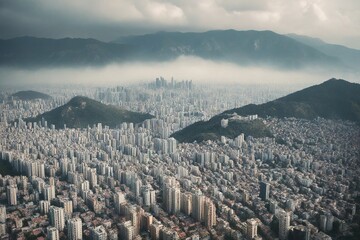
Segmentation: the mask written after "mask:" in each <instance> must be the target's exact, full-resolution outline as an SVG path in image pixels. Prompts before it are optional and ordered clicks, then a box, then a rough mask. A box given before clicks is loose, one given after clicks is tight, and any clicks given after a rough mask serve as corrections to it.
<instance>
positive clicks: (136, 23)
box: [0, 0, 360, 49]
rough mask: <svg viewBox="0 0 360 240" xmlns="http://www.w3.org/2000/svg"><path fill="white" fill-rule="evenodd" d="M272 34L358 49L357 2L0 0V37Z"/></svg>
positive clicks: (359, 23) (359, 5) (359, 17)
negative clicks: (233, 31) (215, 32)
mask: <svg viewBox="0 0 360 240" xmlns="http://www.w3.org/2000/svg"><path fill="white" fill-rule="evenodd" d="M230 28H232V29H236V30H249V29H255V30H273V31H275V32H278V33H296V34H301V35H308V36H312V37H318V38H321V39H323V40H325V41H327V42H330V43H338V44H343V45H346V46H349V47H353V48H358V49H360V0H170V1H162V0H157V1H155V0H0V38H11V37H16V36H24V35H27V36H38V37H52V38H62V37H91V38H97V39H100V40H105V41H110V40H114V39H116V38H118V37H120V36H124V35H129V34H143V33H151V32H157V31H206V30H213V29H230Z"/></svg>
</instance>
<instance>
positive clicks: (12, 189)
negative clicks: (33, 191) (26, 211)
mask: <svg viewBox="0 0 360 240" xmlns="http://www.w3.org/2000/svg"><path fill="white" fill-rule="evenodd" d="M6 195H7V199H8V204H9V205H11V206H14V205H17V198H16V195H17V187H16V186H14V185H10V186H7V189H6Z"/></svg>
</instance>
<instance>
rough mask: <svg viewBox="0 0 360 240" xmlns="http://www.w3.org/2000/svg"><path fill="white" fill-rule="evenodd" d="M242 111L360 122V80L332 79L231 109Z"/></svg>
mask: <svg viewBox="0 0 360 240" xmlns="http://www.w3.org/2000/svg"><path fill="white" fill-rule="evenodd" d="M234 112H235V113H237V114H239V115H251V114H258V115H259V116H260V117H267V116H272V117H278V118H282V117H296V118H305V119H313V118H316V117H322V118H327V119H342V120H350V121H355V122H360V84H357V83H350V82H347V81H345V80H341V79H339V80H338V79H330V80H328V81H326V82H324V83H322V84H319V85H315V86H312V87H308V88H305V89H303V90H301V91H298V92H295V93H292V94H290V95H287V96H285V97H282V98H279V99H276V100H274V101H271V102H268V103H264V104H260V105H255V104H250V105H246V106H244V107H241V108H236V109H232V110H228V111H226V112H225V113H234Z"/></svg>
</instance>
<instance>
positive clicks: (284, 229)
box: [278, 210, 291, 240]
mask: <svg viewBox="0 0 360 240" xmlns="http://www.w3.org/2000/svg"><path fill="white" fill-rule="evenodd" d="M290 214H291V212H286V211H284V210H283V211H280V212H279V216H278V217H279V238H280V240H286V239H287V238H288V235H289V228H290Z"/></svg>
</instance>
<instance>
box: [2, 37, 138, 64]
mask: <svg viewBox="0 0 360 240" xmlns="http://www.w3.org/2000/svg"><path fill="white" fill-rule="evenodd" d="M133 51H134V49H133V48H132V46H128V45H122V44H116V43H105V42H101V41H98V40H95V39H81V38H64V39H48V38H35V37H19V38H13V39H7V40H0V65H7V66H26V67H33V66H63V65H65V66H66V65H71V66H73V65H102V64H106V63H109V62H112V61H123V60H127V59H128V58H129V57H130V55H132V52H133Z"/></svg>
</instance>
